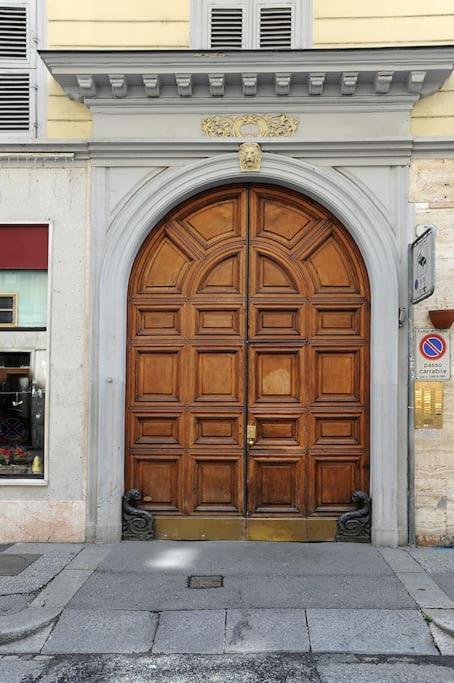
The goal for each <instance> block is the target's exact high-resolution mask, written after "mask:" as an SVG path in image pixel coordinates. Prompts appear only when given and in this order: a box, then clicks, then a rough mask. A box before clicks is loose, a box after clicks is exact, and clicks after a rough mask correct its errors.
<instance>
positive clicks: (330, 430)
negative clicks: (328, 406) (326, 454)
mask: <svg viewBox="0 0 454 683" xmlns="http://www.w3.org/2000/svg"><path fill="white" fill-rule="evenodd" d="M344 410H345V409H344V408H343V407H342V406H339V407H338V408H337V410H333V411H332V412H329V413H327V412H311V414H310V416H309V423H310V428H309V433H310V441H309V448H317V447H319V448H323V449H327V448H329V449H333V448H337V449H339V448H341V449H345V448H346V447H348V448H350V449H351V448H356V449H358V448H359V449H362V448H365V437H366V434H365V425H364V422H365V419H364V417H365V416H364V411H358V412H348V413H346V412H344Z"/></svg>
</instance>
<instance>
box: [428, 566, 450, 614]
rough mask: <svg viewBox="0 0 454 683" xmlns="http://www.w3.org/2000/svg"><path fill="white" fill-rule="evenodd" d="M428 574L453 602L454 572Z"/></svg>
mask: <svg viewBox="0 0 454 683" xmlns="http://www.w3.org/2000/svg"><path fill="white" fill-rule="evenodd" d="M430 576H431V578H432V579H433V580H434V581H435V583H436V584H437V586H439V588H440V589H441V590H442V591H443V592H444V593H446V595H447V596H448V598H450V599H451V600H452V601H453V602H454V574H448V573H445V574H431V575H430ZM453 606H454V605H453Z"/></svg>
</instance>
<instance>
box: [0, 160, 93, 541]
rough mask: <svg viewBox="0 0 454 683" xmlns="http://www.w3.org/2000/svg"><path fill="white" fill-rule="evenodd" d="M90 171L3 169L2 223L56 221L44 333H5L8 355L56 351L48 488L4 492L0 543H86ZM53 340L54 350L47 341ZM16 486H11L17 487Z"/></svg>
mask: <svg viewBox="0 0 454 683" xmlns="http://www.w3.org/2000/svg"><path fill="white" fill-rule="evenodd" d="M87 182H88V175H87V169H86V168H76V167H75V166H74V165H72V166H71V167H69V166H59V167H50V168H44V167H40V166H37V165H36V164H35V162H33V160H30V162H29V165H28V166H27V167H24V168H16V167H14V164H13V163H11V164H9V165H4V164H3V165H2V167H1V168H0V188H1V190H0V222H8V221H12V222H21V221H25V222H26V221H30V222H47V221H50V224H51V229H50V259H49V287H50V288H51V311H50V316H49V326H48V332H47V334H46V333H44V332H39V333H31V332H24V333H21V332H15V333H12V332H0V346H1V348H2V349H6V348H7V347H9V344H11V346H10V347H9V348H11V349H14V348H25V347H27V348H28V347H30V345H34V346H35V347H36V348H37V347H39V346H40V347H41V348H43V347H44V349H45V348H47V349H50V365H49V368H48V389H47V402H48V422H47V435H48V437H49V440H48V448H47V453H46V458H47V465H48V474H49V477H48V483H47V485H45V486H36V485H35V486H19V485H8V486H2V481H1V480H0V498H1V500H2V505H1V506H0V530H1V531H0V538H1V541H2V542H6V541H17V540H19V539H20V540H24V541H25V540H26V541H45V540H61V541H63V540H82V539H83V538H84V535H85V497H86V492H85V488H86V484H85V480H86V467H87V410H88V406H87V319H88V305H87V289H86V252H87V246H88V240H87V234H88V231H87V226H88V219H89V216H88V211H87ZM47 339H48V340H49V343H48V344H47V343H46V341H47ZM10 483H11V482H10Z"/></svg>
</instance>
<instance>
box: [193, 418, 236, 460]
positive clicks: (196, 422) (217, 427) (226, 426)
mask: <svg viewBox="0 0 454 683" xmlns="http://www.w3.org/2000/svg"><path fill="white" fill-rule="evenodd" d="M242 422H243V413H242V412H235V413H234V412H230V411H229V412H217V413H214V412H205V411H204V412H193V413H192V414H191V435H190V439H191V440H190V446H191V448H194V447H204V448H211V449H212V448H213V447H214V446H229V447H230V448H231V447H232V446H233V447H235V446H237V447H238V448H239V449H241V452H242V450H243V426H242Z"/></svg>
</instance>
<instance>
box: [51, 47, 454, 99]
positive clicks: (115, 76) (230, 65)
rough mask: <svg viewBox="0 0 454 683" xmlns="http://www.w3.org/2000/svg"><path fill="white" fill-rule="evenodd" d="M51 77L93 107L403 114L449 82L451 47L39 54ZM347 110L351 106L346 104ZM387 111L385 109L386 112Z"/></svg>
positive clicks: (453, 58)
mask: <svg viewBox="0 0 454 683" xmlns="http://www.w3.org/2000/svg"><path fill="white" fill-rule="evenodd" d="M40 55H41V57H42V59H43V61H44V62H45V64H46V66H47V68H48V69H49V71H50V73H51V74H52V76H53V77H54V78H55V79H56V80H57V81H58V83H59V84H60V85H61V86H62V87H63V89H64V90H65V92H66V93H67V94H68V95H69V96H70V97H72V98H73V99H76V100H79V101H85V102H86V103H87V104H88V105H89V106H90V107H93V108H96V107H97V106H103V104H104V106H105V105H106V104H107V102H110V103H111V104H113V103H115V105H119V104H121V105H123V104H124V103H127V104H129V105H130V104H131V103H134V102H135V103H137V104H139V103H141V104H142V105H143V104H145V105H148V106H150V105H153V104H155V103H158V102H159V103H161V104H165V103H166V102H167V103H168V104H171V103H175V102H178V103H179V104H181V105H184V107H182V109H183V110H184V108H185V107H186V106H189V107H191V106H193V105H194V104H199V105H200V104H202V103H203V104H204V105H205V103H206V102H209V103H210V104H211V106H212V105H213V103H214V102H216V101H218V102H222V103H226V104H228V103H229V102H231V101H232V100H234V101H235V102H236V103H238V102H242V103H243V105H244V104H246V105H247V103H248V102H252V103H254V102H255V103H256V104H255V106H257V103H258V102H262V101H266V102H267V103H269V102H270V101H272V100H274V101H280V102H287V103H288V104H289V103H290V101H301V100H303V99H304V100H305V101H306V102H308V103H312V102H313V103H314V104H315V106H318V105H320V104H321V103H322V102H325V98H326V105H327V107H330V106H331V105H333V104H336V103H339V102H340V101H341V102H342V103H345V105H346V106H352V105H353V106H355V104H356V102H357V101H358V103H360V102H361V103H362V105H363V106H367V104H368V103H369V104H371V103H372V102H373V101H375V102H380V103H381V104H383V105H385V103H388V104H389V103H391V102H392V101H394V100H396V103H397V102H398V103H399V104H400V105H401V106H402V104H404V103H405V102H408V107H410V106H411V105H412V103H413V102H414V101H415V100H417V99H418V98H419V97H421V96H425V95H429V94H431V93H433V92H435V91H436V90H437V89H438V88H439V87H440V86H441V84H442V83H443V82H444V81H445V80H446V78H447V77H448V76H449V75H450V73H451V71H452V68H453V64H454V46H450V45H446V46H435V47H433V46H431V47H395V48H394V47H393V48H360V49H326V50H279V51H268V50H240V51H229V52H215V51H206V52H200V51H193V50H146V51H144V50H142V51H124V50H118V51H74V50H71V51H69V50H65V51H62V50H41V51H40ZM347 103H348V104H347ZM385 106H386V105H385Z"/></svg>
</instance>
